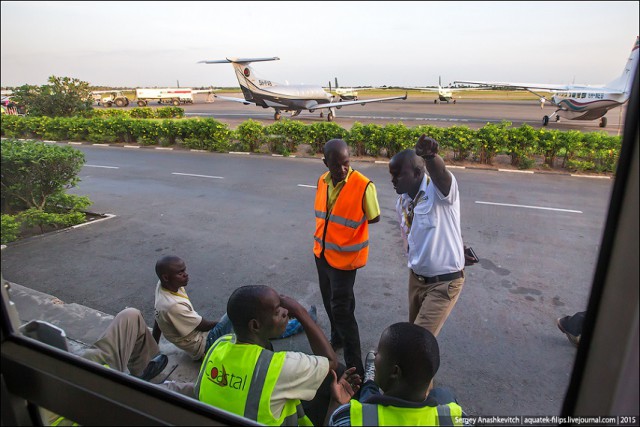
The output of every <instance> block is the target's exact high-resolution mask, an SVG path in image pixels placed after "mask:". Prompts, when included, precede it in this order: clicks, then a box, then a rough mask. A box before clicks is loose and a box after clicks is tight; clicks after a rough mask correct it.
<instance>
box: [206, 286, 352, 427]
mask: <svg viewBox="0 0 640 427" xmlns="http://www.w3.org/2000/svg"><path fill="white" fill-rule="evenodd" d="M227 315H228V316H229V319H230V320H231V323H232V324H233V330H234V331H235V334H230V335H225V336H222V337H221V338H219V339H218V340H217V341H216V342H214V343H213V345H212V346H211V348H209V350H208V351H207V353H206V355H205V357H204V360H203V362H202V366H201V368H200V374H199V375H198V379H197V381H196V384H195V395H196V397H197V398H198V399H199V400H200V401H202V402H205V403H208V404H210V405H213V406H216V407H218V408H221V409H224V410H226V411H229V412H232V413H234V414H238V415H241V416H244V417H246V418H249V419H252V420H254V421H257V422H259V423H262V424H266V425H312V422H313V424H322V423H323V421H324V419H325V417H326V415H327V406H328V400H329V399H328V391H329V390H328V389H329V387H330V384H331V383H332V381H331V380H332V379H333V378H335V377H334V375H333V374H334V373H335V371H336V370H338V369H339V365H338V360H337V356H336V354H335V352H334V351H333V349H332V348H331V345H330V344H329V341H328V340H327V338H326V337H325V336H324V334H323V332H322V330H321V329H320V327H319V326H318V325H316V324H315V322H314V321H313V319H312V318H311V316H310V315H309V313H308V312H307V310H306V309H305V308H304V307H302V305H300V303H298V302H297V301H296V300H294V299H292V298H289V297H287V296H284V295H278V293H276V292H275V291H274V290H273V289H272V288H270V287H268V286H259V285H250V286H243V287H240V288H238V289H236V290H235V291H234V292H233V294H232V295H231V296H230V297H229V301H228V303H227ZM289 317H293V318H296V319H298V321H299V322H300V323H301V324H302V326H303V328H304V331H305V333H306V335H307V338H308V340H309V344H310V347H311V350H312V351H313V353H314V355H309V354H305V353H300V352H293V351H278V352H276V351H273V347H272V345H271V342H270V339H272V338H276V337H279V336H280V335H282V333H283V332H284V331H285V329H286V326H287V323H288V321H289ZM332 371H334V372H333V373H332ZM353 371H354V370H353V369H352V370H347V371H346V372H345V374H344V375H343V376H342V378H341V380H340V381H341V382H342V383H344V381H347V382H349V383H351V384H352V385H354V386H356V385H357V384H359V382H360V377H359V376H357V375H355V374H354V373H353ZM323 384H326V385H327V387H326V388H327V399H326V400H325V402H324V408H322V409H323V410H322V411H318V410H316V408H315V407H314V405H315V406H317V405H322V404H323V403H322V401H321V399H320V398H321V397H322V396H320V394H321V393H318V389H319V388H320V387H321V386H322V385H323ZM301 401H308V402H305V407H303V405H302V402H301ZM307 408H310V410H311V411H312V413H313V414H314V415H315V414H317V415H318V416H317V417H316V416H313V418H311V419H310V417H311V413H310V414H309V416H307V414H306V413H305V410H306V409H307ZM314 418H315V419H314Z"/></svg>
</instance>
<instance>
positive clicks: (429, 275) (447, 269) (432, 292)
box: [389, 135, 465, 336]
mask: <svg viewBox="0 0 640 427" xmlns="http://www.w3.org/2000/svg"><path fill="white" fill-rule="evenodd" d="M425 165H426V172H428V173H425ZM389 173H390V174H391V177H392V178H391V182H392V184H393V187H394V189H395V190H396V192H397V193H398V194H399V197H398V200H397V202H396V212H397V214H398V221H399V222H400V228H401V232H402V237H403V239H404V241H405V246H406V249H407V255H408V262H407V265H408V267H409V322H411V323H415V324H416V325H419V326H422V327H423V328H425V329H427V330H429V331H430V332H431V333H432V334H433V335H434V336H438V334H439V333H440V330H441V329H442V326H443V324H444V322H445V320H446V319H447V317H448V316H449V314H450V313H451V310H452V309H453V307H454V305H455V304H456V302H457V300H458V297H459V295H460V291H461V290H462V287H463V285H464V270H463V269H464V265H465V255H464V245H463V242H462V234H461V230H460V195H459V192H458V183H457V181H456V179H455V177H454V176H453V174H451V172H449V171H448V170H447V168H446V166H445V164H444V160H443V159H442V157H440V156H439V155H438V142H437V141H436V140H434V139H433V138H428V137H426V136H425V135H422V136H421V137H420V138H419V139H418V142H417V143H416V146H415V151H414V150H411V149H408V150H403V151H401V152H399V153H397V154H396V155H395V156H393V158H392V159H391V161H390V162H389Z"/></svg>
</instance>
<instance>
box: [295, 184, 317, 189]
mask: <svg viewBox="0 0 640 427" xmlns="http://www.w3.org/2000/svg"><path fill="white" fill-rule="evenodd" d="M298 187H305V188H318V187H317V186H315V185H304V184H298Z"/></svg>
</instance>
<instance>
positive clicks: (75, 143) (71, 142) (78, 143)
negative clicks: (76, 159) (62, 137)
mask: <svg viewBox="0 0 640 427" xmlns="http://www.w3.org/2000/svg"><path fill="white" fill-rule="evenodd" d="M67 144H69V145H82V142H73V141H69V142H67Z"/></svg>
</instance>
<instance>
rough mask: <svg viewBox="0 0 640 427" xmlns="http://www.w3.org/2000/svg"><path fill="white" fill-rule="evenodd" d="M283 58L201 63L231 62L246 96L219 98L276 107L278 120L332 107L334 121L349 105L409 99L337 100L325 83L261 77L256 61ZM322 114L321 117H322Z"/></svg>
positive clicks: (329, 117) (330, 116)
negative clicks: (292, 82)
mask: <svg viewBox="0 0 640 427" xmlns="http://www.w3.org/2000/svg"><path fill="white" fill-rule="evenodd" d="M279 59H280V58H277V57H272V58H227V59H221V60H215V61H200V62H199V63H201V64H226V63H230V64H232V65H233V68H234V70H235V72H236V78H237V79H238V83H240V89H242V94H243V95H244V99H241V98H232V97H228V96H220V95H216V98H220V99H226V100H228V101H235V102H241V103H243V104H245V105H249V104H254V105H258V106H260V107H262V108H273V109H274V110H275V111H276V112H275V114H274V116H273V118H274V119H275V120H280V117H281V112H282V111H292V112H293V114H292V115H291V117H295V116H297V115H298V114H300V112H301V111H302V110H308V111H309V112H310V113H313V112H314V111H316V110H322V109H328V110H329V112H328V114H327V120H328V121H330V122H331V121H333V119H334V118H335V116H336V109H340V108H342V107H345V106H348V105H357V104H360V105H364V104H367V103H369V102H382V101H391V100H394V99H407V95H406V94H405V95H404V96H394V97H390V98H377V99H367V100H358V101H356V100H354V101H336V100H335V97H334V95H332V94H331V93H328V92H327V91H325V90H324V89H323V88H322V87H321V86H315V85H285V84H281V83H276V82H274V81H271V80H267V79H263V78H260V77H258V76H257V75H256V74H255V72H254V71H253V68H251V67H250V66H249V64H250V63H252V62H262V61H277V60H279ZM322 115H323V114H322V113H320V117H322Z"/></svg>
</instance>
